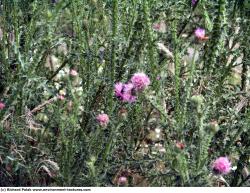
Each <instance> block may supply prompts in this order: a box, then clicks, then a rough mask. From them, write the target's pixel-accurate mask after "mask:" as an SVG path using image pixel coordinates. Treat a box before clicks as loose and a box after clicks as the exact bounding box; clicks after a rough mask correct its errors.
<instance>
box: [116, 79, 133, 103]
mask: <svg viewBox="0 0 250 193" xmlns="http://www.w3.org/2000/svg"><path fill="white" fill-rule="evenodd" d="M133 89H134V86H133V84H131V83H128V84H123V83H121V82H119V83H116V84H115V96H116V97H118V98H119V99H120V100H121V101H123V102H134V101H135V100H136V96H133V94H132V93H133Z"/></svg>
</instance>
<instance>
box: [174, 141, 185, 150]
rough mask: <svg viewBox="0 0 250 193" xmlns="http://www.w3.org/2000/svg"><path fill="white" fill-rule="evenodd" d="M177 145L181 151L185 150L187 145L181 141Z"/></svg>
mask: <svg viewBox="0 0 250 193" xmlns="http://www.w3.org/2000/svg"><path fill="white" fill-rule="evenodd" d="M175 145H176V147H177V148H178V149H181V150H182V149H184V148H185V144H184V143H182V142H179V141H177V142H176V144H175Z"/></svg>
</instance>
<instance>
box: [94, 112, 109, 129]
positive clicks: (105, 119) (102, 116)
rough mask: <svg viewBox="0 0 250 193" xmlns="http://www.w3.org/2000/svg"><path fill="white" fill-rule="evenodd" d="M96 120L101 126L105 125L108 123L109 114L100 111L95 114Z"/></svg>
mask: <svg viewBox="0 0 250 193" xmlns="http://www.w3.org/2000/svg"><path fill="white" fill-rule="evenodd" d="M96 120H97V121H98V122H99V124H100V125H101V126H102V127H106V126H107V125H108V123H109V116H108V115H107V114H105V113H102V114H99V115H97V116H96Z"/></svg>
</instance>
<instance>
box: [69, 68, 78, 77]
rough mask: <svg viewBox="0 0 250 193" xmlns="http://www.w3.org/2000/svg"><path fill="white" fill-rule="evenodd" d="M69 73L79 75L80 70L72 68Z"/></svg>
mask: <svg viewBox="0 0 250 193" xmlns="http://www.w3.org/2000/svg"><path fill="white" fill-rule="evenodd" d="M69 74H70V75H71V76H77V75H78V72H77V71H76V70H74V69H71V70H70V72H69Z"/></svg>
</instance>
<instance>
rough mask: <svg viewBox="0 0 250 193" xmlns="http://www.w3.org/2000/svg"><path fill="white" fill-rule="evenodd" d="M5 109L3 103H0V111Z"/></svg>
mask: <svg viewBox="0 0 250 193" xmlns="http://www.w3.org/2000/svg"><path fill="white" fill-rule="evenodd" d="M4 108H5V104H4V103H3V102H0V110H3V109H4Z"/></svg>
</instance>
